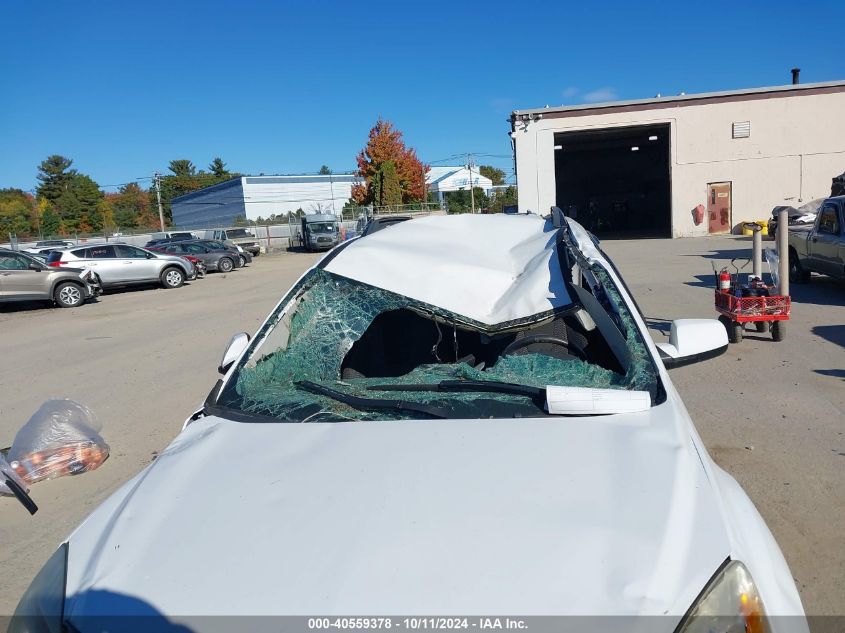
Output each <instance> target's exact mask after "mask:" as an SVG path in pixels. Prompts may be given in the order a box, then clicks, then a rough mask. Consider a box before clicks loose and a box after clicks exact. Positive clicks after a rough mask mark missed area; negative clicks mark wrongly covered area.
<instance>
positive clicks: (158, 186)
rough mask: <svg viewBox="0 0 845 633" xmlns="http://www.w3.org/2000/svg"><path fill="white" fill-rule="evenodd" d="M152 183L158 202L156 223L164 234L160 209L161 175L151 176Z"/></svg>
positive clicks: (162, 213) (162, 216)
mask: <svg viewBox="0 0 845 633" xmlns="http://www.w3.org/2000/svg"><path fill="white" fill-rule="evenodd" d="M153 182H154V183H155V186H156V199H157V200H158V221H159V224H160V225H161V232H162V233H164V210H163V209H162V208H161V174H160V173H158V172H156V173H155V174H154V175H153Z"/></svg>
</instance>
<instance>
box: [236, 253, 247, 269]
mask: <svg viewBox="0 0 845 633" xmlns="http://www.w3.org/2000/svg"><path fill="white" fill-rule="evenodd" d="M238 263H239V265H240V267H241V268H243V267H244V266H246V257H244V256H243V255H238Z"/></svg>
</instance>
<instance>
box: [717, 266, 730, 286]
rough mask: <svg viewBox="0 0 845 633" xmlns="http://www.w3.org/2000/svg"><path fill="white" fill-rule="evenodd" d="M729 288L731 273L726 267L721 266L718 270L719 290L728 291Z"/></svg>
mask: <svg viewBox="0 0 845 633" xmlns="http://www.w3.org/2000/svg"><path fill="white" fill-rule="evenodd" d="M730 289H731V274H730V273H729V272H728V269H727V268H723V269H722V270H721V271H720V272H719V292H730Z"/></svg>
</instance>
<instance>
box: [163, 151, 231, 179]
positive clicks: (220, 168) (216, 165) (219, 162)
mask: <svg viewBox="0 0 845 633" xmlns="http://www.w3.org/2000/svg"><path fill="white" fill-rule="evenodd" d="M171 165H172V163H171ZM171 169H172V167H171ZM208 171H210V172H211V173H212V174H214V175H215V176H217V177H219V178H222V177H224V176H228V175H229V171H228V170H227V169H226V163H224V162H223V159H222V158H220V157H219V156H218V157H217V158H215V159H214V160H213V161H211V163H210V164H209V166H208Z"/></svg>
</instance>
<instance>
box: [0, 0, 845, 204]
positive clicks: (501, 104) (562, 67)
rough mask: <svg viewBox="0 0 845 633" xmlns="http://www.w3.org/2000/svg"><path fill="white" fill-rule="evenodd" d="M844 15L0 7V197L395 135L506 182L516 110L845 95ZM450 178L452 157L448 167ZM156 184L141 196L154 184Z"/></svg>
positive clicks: (293, 5)
mask: <svg viewBox="0 0 845 633" xmlns="http://www.w3.org/2000/svg"><path fill="white" fill-rule="evenodd" d="M840 15H841V5H840V4H839V3H836V2H803V3H800V4H797V3H787V2H782V1H779V0H773V1H771V2H766V3H763V2H742V3H740V2H708V3H689V4H684V3H648V2H627V3H622V2H578V3H570V2H564V1H563V0H557V1H552V2H542V1H538V2H531V3H514V2H496V1H488V2H484V3H475V2H460V3H459V2H433V1H429V2H424V3H423V2H403V1H401V0H396V1H394V2H377V1H373V2H356V3H353V2H305V1H303V2H253V1H250V0H245V1H239V2H235V1H232V2H217V1H213V0H208V1H205V2H201V3H200V2H187V1H186V2H156V1H149V2H144V3H133V2H130V1H128V0H126V1H124V0H121V1H119V2H118V1H112V2H105V1H103V2H94V1H85V0H82V1H80V2H51V1H43V2H32V1H31V0H3V2H2V3H1V4H0V23H3V25H4V28H3V32H4V34H3V38H2V39H0V72H2V75H0V76H2V81H3V83H4V90H3V91H2V98H0V187H10V186H11V187H20V188H23V189H30V188H32V187H34V186H35V185H36V180H35V175H36V166H37V164H38V163H39V162H40V161H41V160H42V159H43V158H45V157H46V156H47V155H49V154H53V153H59V154H64V155H65V156H69V157H71V158H73V159H74V166H75V167H76V168H77V169H79V170H80V171H81V172H83V173H87V174H89V175H91V176H92V177H93V178H94V179H95V180H97V181H98V182H99V183H100V184H101V185H113V184H119V183H124V182H127V181H130V180H133V179H136V178H139V177H146V176H149V175H150V174H151V173H152V172H153V171H155V170H160V171H166V169H167V164H168V162H169V161H170V160H171V159H173V158H188V159H190V160H192V161H194V163H195V164H197V165H198V166H200V167H203V166H205V165H207V164H208V163H209V162H210V161H211V159H212V158H214V157H215V156H218V155H219V156H221V157H223V159H224V160H225V161H226V163H227V164H228V165H229V167H230V168H231V169H233V170H238V171H241V172H244V173H253V174H257V173H268V174H269V173H305V172H314V171H316V170H317V169H318V168H319V167H320V165H322V164H327V165H329V166H330V167H332V169H333V170H334V171H337V172H340V171H343V170H348V169H352V168H354V166H355V160H354V159H355V154H356V152H357V151H358V150H359V149H360V148H361V147H362V146H363V144H364V142H365V140H366V135H367V132H368V130H369V128H370V127H371V126H372V124H373V123H374V121H375V120H376V118H377V117H378V116H379V115H381V116H383V117H385V118H387V119H390V120H392V121H393V122H394V123H395V124H396V125H397V126H398V127H399V128H400V129H401V130H402V131H403V132H404V133H405V139H406V141H407V143H408V144H409V145H411V146H413V147H416V148H417V150H418V152H419V155H420V157H421V158H422V159H423V160H424V161H426V162H435V161H441V164H443V159H446V158H448V157H450V156H453V155H455V154H459V153H464V152H474V153H479V154H489V155H493V156H479V157H478V158H477V159H476V160H477V162H478V163H480V164H483V163H486V162H489V163H492V164H495V165H498V166H500V167H503V168H506V169H507V170H510V169H511V161H510V159H508V158H507V157H506V156H507V155H509V153H510V145H509V142H508V138H507V136H506V133H507V131H508V124H507V123H506V119H507V117H508V115H509V113H510V111H511V110H512V109H514V108H530V107H542V106H544V105H546V104H551V105H560V104H562V103H583V102H588V101H603V100H609V99H634V98H642V97H651V96H654V94H655V93H658V92H660V93H662V94H677V93H678V92H680V91H681V90H683V91H685V92H687V93H692V92H704V91H714V90H730V89H735V88H742V87H748V86H768V85H778V84H785V83H789V81H790V75H789V69H790V68H792V67H793V66H800V67H801V68H802V74H801V79H802V82H815V81H829V80H835V79H845V53H843V45H842V38H841V37H833V36H826V35H825V32H826V31H825V29H826V28H827V27H830V26H831V25H832V23H833V21H834V20H835V19H836V18H837V17H838V16H840ZM448 162H450V163H455V162H459V161H455V160H452V161H448ZM147 182H148V181H142V182H141V184H142V185H145V186H146V183H147Z"/></svg>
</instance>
